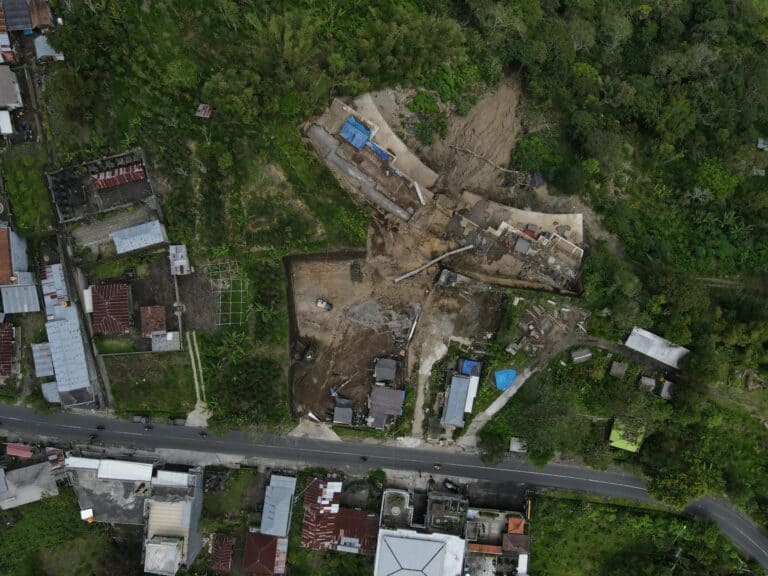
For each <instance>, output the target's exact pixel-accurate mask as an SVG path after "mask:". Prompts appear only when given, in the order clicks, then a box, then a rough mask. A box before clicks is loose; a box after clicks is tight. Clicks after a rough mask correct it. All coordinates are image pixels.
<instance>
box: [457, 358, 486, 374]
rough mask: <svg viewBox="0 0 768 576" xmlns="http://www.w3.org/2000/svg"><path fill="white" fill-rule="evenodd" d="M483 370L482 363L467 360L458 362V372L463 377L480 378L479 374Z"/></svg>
mask: <svg viewBox="0 0 768 576" xmlns="http://www.w3.org/2000/svg"><path fill="white" fill-rule="evenodd" d="M482 370H483V363H482V362H478V361H477V360H467V359H466V358H462V359H461V360H459V372H461V373H462V374H464V376H480V372H481V371H482Z"/></svg>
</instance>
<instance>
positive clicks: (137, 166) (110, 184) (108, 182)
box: [90, 162, 147, 190]
mask: <svg viewBox="0 0 768 576" xmlns="http://www.w3.org/2000/svg"><path fill="white" fill-rule="evenodd" d="M146 179H147V173H146V171H145V170H144V163H143V162H134V163H133V164H127V165H126V166H119V167H117V168H115V169H113V170H102V171H101V172H96V173H95V174H91V178H90V180H91V184H93V186H94V188H96V189H97V190H105V189H106V188H114V187H115V186H120V185H122V184H128V183H130V182H139V181H141V180H146Z"/></svg>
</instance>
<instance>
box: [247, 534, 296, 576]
mask: <svg viewBox="0 0 768 576" xmlns="http://www.w3.org/2000/svg"><path fill="white" fill-rule="evenodd" d="M287 556H288V538H278V537H277V536H270V535H268V534H261V533H260V532H248V534H247V535H246V537H245V552H244V553H243V571H242V572H243V575H244V576H273V575H276V574H285V566H286V558H287Z"/></svg>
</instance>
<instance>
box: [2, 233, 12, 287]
mask: <svg viewBox="0 0 768 576" xmlns="http://www.w3.org/2000/svg"><path fill="white" fill-rule="evenodd" d="M12 275H13V271H12V270H11V230H10V229H9V228H0V284H10V283H11V276H12Z"/></svg>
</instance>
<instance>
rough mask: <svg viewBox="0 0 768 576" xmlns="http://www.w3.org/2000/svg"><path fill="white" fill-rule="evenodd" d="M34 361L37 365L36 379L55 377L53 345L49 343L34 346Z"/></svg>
mask: <svg viewBox="0 0 768 576" xmlns="http://www.w3.org/2000/svg"><path fill="white" fill-rule="evenodd" d="M32 361H33V362H34V364H35V377H37V378H49V377H51V376H53V358H52V357H51V345H50V344H49V343H48V342H43V343H42V344H32Z"/></svg>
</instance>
